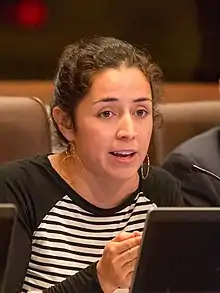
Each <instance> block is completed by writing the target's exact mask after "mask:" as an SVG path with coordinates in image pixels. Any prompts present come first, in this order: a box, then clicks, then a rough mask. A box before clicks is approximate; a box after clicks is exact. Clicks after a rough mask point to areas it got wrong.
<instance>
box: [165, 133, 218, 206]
mask: <svg viewBox="0 0 220 293" xmlns="http://www.w3.org/2000/svg"><path fill="white" fill-rule="evenodd" d="M193 164H195V165H196V166H198V167H200V168H203V169H205V170H207V171H210V172H212V173H213V174H215V175H217V176H218V177H220V127H214V128H212V129H210V130H208V131H205V132H203V133H202V134H199V135H197V136H195V137H193V138H191V139H189V140H187V141H186V142H184V143H182V144H181V145H180V146H178V147H177V148H176V149H175V150H173V151H172V152H171V153H170V154H169V155H168V157H167V158H166V159H165V161H164V163H163V165H162V167H163V168H164V169H165V170H167V171H169V172H170V173H171V174H172V175H174V177H176V178H177V180H178V181H179V182H180V184H181V188H182V196H183V200H184V203H185V205H187V206H195V207H219V206H220V179H217V178H215V177H214V176H212V175H210V174H207V173H203V172H201V170H198V169H197V168H193V166H192V165H193Z"/></svg>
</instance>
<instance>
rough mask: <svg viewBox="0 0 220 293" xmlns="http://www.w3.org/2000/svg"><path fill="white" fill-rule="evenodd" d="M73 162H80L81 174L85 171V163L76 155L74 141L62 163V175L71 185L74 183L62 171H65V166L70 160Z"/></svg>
mask: <svg viewBox="0 0 220 293" xmlns="http://www.w3.org/2000/svg"><path fill="white" fill-rule="evenodd" d="M69 159H71V160H73V161H76V160H77V161H78V162H79V163H80V165H81V170H80V173H81V172H82V170H83V163H82V161H81V160H80V158H79V157H78V156H77V155H76V149H75V145H74V142H73V141H70V142H69V143H68V145H67V148H66V151H65V157H64V158H63V159H62V161H61V167H60V173H61V175H62V176H63V177H64V178H65V179H66V180H67V181H69V182H70V183H71V182H72V181H70V180H69V178H68V177H67V176H65V174H64V173H63V171H62V169H63V166H64V164H65V163H66V162H67V161H68V160H69Z"/></svg>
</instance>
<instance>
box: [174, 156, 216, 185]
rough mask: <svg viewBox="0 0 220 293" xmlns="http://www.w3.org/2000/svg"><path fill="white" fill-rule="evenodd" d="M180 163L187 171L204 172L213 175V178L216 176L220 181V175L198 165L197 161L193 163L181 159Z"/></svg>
mask: <svg viewBox="0 0 220 293" xmlns="http://www.w3.org/2000/svg"><path fill="white" fill-rule="evenodd" d="M178 165H179V167H181V168H183V169H185V170H187V171H190V172H191V171H196V172H201V173H203V174H206V175H208V176H211V177H212V178H215V179H217V180H219V181H220V176H218V175H216V174H215V173H213V172H211V171H209V170H207V169H204V168H202V167H200V166H198V165H197V164H196V163H195V162H193V163H192V162H189V161H185V160H179V162H178Z"/></svg>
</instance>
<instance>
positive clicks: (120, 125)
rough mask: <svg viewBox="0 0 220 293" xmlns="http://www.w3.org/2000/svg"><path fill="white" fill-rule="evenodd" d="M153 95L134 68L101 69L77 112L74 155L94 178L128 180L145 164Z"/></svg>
mask: <svg viewBox="0 0 220 293" xmlns="http://www.w3.org/2000/svg"><path fill="white" fill-rule="evenodd" d="M152 111H153V109H152V93H151V88H150V84H149V82H148V80H147V79H146V77H145V76H144V74H143V73H142V72H141V71H140V70H139V69H137V68H133V67H132V68H125V67H121V68H119V69H106V70H104V71H102V72H100V73H98V74H97V75H95V77H94V78H93V84H92V87H91V89H90V91H89V93H88V94H87V95H86V96H85V97H84V99H83V100H82V102H80V104H79V106H78V107H77V109H76V115H75V122H76V129H77V130H76V132H74V133H73V132H70V133H69V134H68V140H74V142H75V147H76V154H77V155H78V157H79V158H80V159H81V160H82V162H83V166H84V168H85V170H87V171H89V172H91V173H92V174H94V175H95V176H99V177H100V176H101V177H102V176H104V177H106V176H107V177H111V178H114V179H116V178H117V179H123V180H125V179H129V178H131V177H132V176H134V175H136V172H137V170H138V169H139V168H140V166H141V164H142V162H143V161H144V159H145V157H146V154H147V151H148V147H149V143H150V139H151V134H152V128H153V116H152Z"/></svg>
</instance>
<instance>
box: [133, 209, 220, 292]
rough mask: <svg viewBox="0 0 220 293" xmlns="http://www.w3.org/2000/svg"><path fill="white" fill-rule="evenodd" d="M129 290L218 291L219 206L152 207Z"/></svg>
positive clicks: (219, 266) (219, 270)
mask: <svg viewBox="0 0 220 293" xmlns="http://www.w3.org/2000/svg"><path fill="white" fill-rule="evenodd" d="M129 292H130V293H165V292H166V293H208V292H220V208H156V209H153V210H151V211H150V212H149V214H148V216H147V219H146V224H145V228H144V232H143V238H142V244H141V247H140V253H139V257H138V260H137V265H136V269H135V272H134V277H133V281H132V286H131V288H130V291H129Z"/></svg>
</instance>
